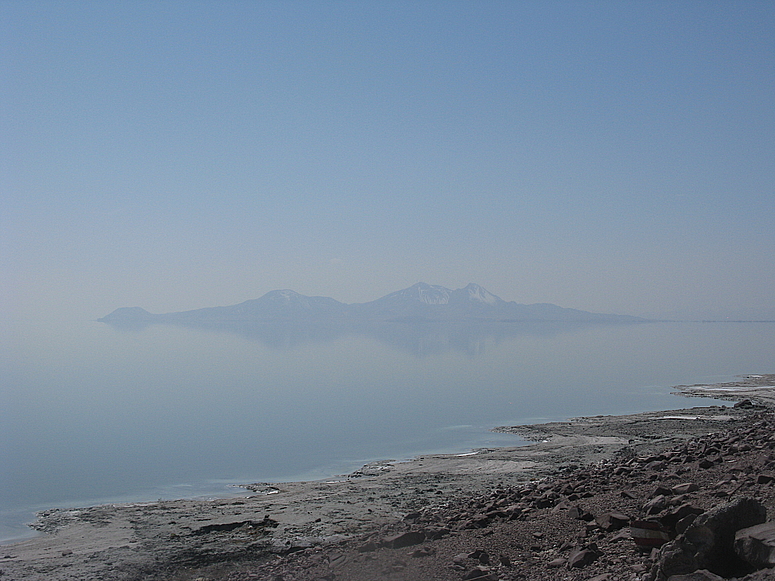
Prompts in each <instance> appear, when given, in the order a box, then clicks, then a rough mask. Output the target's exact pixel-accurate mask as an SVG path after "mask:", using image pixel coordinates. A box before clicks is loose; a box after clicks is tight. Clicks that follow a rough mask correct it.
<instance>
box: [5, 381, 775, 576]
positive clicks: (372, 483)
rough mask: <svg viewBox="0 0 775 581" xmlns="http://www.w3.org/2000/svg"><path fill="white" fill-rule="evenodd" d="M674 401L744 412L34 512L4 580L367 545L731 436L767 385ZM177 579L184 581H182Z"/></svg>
mask: <svg viewBox="0 0 775 581" xmlns="http://www.w3.org/2000/svg"><path fill="white" fill-rule="evenodd" d="M676 389H677V390H678V391H679V392H680V393H683V394H689V395H696V396H705V397H715V398H724V399H729V400H736V401H741V400H744V399H749V400H751V402H753V403H752V404H751V405H747V404H746V405H736V406H731V405H730V406H711V407H697V408H690V409H683V410H675V411H670V412H648V413H640V414H632V415H626V416H599V417H587V418H576V419H573V420H570V421H567V422H555V423H549V424H541V425H531V426H512V427H503V428H499V431H503V432H511V433H517V434H519V435H521V436H523V437H526V438H528V439H530V440H533V443H531V444H529V445H523V446H516V447H510V448H497V449H484V450H477V451H475V452H473V453H470V454H460V455H429V456H421V457H418V458H416V459H414V460H412V461H409V462H380V463H375V464H370V465H367V466H364V467H363V468H361V469H360V470H357V471H356V472H354V473H352V474H349V475H345V476H342V477H340V478H336V479H332V480H329V481H317V482H291V483H284V484H262V483H257V484H253V485H250V486H248V487H246V488H248V489H249V490H250V491H251V495H250V496H249V497H247V498H231V499H221V500H212V501H203V500H177V501H160V502H150V503H135V504H124V505H105V506H96V507H88V508H80V509H55V510H49V511H45V512H43V513H41V514H40V515H39V517H38V521H37V522H36V524H35V528H36V529H38V530H39V531H41V532H42V534H41V535H39V536H37V537H35V538H32V539H28V540H25V541H23V542H20V543H17V544H12V545H4V546H2V547H0V572H2V579H3V580H4V581H5V580H8V579H41V580H42V579H47V580H65V579H79V580H85V579H122V580H124V579H126V580H129V579H145V578H149V577H150V576H157V575H161V573H160V572H165V573H164V575H165V576H159V577H157V578H170V579H171V578H176V577H174V573H175V571H178V570H183V569H186V568H189V569H190V568H196V567H201V566H207V565H211V564H213V563H219V562H234V561H238V560H241V559H258V558H261V557H262V556H264V555H267V554H278V555H279V554H286V553H288V552H290V551H294V550H299V549H303V548H306V547H311V546H316V545H332V544H337V543H339V542H341V541H342V540H344V539H347V538H352V537H355V536H358V535H364V534H367V533H370V532H373V531H375V530H379V529H380V527H383V526H387V525H389V524H390V523H395V522H396V521H400V520H401V519H403V518H404V517H406V515H407V514H410V513H412V512H413V511H416V510H419V509H420V508H427V507H429V506H433V505H434V504H438V503H440V502H450V500H451V499H455V498H462V497H465V496H467V495H471V494H476V493H481V492H483V491H487V490H491V489H493V488H494V487H498V486H517V485H519V484H520V483H524V482H527V481H533V480H536V479H539V478H542V477H545V476H548V475H551V474H556V473H557V471H558V470H561V469H563V468H568V467H571V466H584V465H587V464H590V463H592V462H597V461H599V460H601V459H603V458H610V457H611V456H613V455H614V454H615V453H617V452H621V451H622V449H624V448H628V449H629V450H628V451H631V453H633V454H636V455H647V454H650V453H653V452H654V451H657V450H661V449H664V448H666V447H668V446H671V445H674V444H676V443H680V442H681V441H685V440H688V439H689V438H692V437H694V436H698V435H703V434H708V433H711V432H715V431H719V430H724V429H729V428H730V427H733V426H735V425H740V424H742V423H743V422H745V421H746V418H747V417H748V415H749V414H751V413H752V412H753V410H755V409H756V407H758V406H759V405H762V406H766V407H775V375H756V376H746V377H744V378H741V380H740V381H738V382H731V383H724V384H716V385H693V386H678V387H677V388H676ZM179 578H182V577H179Z"/></svg>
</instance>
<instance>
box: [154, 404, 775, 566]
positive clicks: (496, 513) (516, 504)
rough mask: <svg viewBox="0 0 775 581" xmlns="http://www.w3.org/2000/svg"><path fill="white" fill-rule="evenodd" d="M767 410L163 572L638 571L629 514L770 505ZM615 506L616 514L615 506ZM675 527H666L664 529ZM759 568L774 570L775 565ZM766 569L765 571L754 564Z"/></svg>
mask: <svg viewBox="0 0 775 581" xmlns="http://www.w3.org/2000/svg"><path fill="white" fill-rule="evenodd" d="M774 482H775V416H773V413H772V412H770V411H767V412H758V413H754V414H752V415H751V416H750V417H749V418H748V419H747V420H746V421H745V422H742V425H739V426H738V427H736V428H733V429H731V430H725V431H721V432H718V433H713V434H710V435H705V436H700V437H695V438H693V439H690V440H687V441H685V442H683V443H681V444H679V445H677V446H674V447H672V448H669V449H666V450H664V451H662V452H659V453H654V454H651V455H648V456H635V455H633V454H632V453H631V451H630V450H628V449H623V450H622V451H621V452H620V453H619V454H617V455H616V457H614V458H612V459H610V460H607V461H602V462H599V463H597V464H596V465H593V466H588V467H580V468H568V469H566V470H564V471H563V472H562V473H560V474H557V475H556V476H554V477H551V478H547V479H544V480H543V481H540V482H537V483H534V484H529V485H525V486H519V487H514V488H512V487H507V488H504V487H500V488H499V487H496V488H494V489H493V490H491V491H490V492H488V493H486V494H481V495H477V496H473V497H470V498H465V499H450V500H445V499H439V502H437V503H435V504H433V505H429V506H427V507H425V508H422V509H420V510H418V511H416V512H413V513H411V514H408V515H407V516H406V517H405V518H404V519H403V520H402V521H401V522H398V523H395V524H392V525H386V526H383V527H382V528H381V530H379V531H375V532H374V533H373V534H371V535H364V536H361V537H359V538H357V539H353V540H349V541H345V542H342V543H341V544H339V545H335V546H326V547H321V546H317V547H310V548H306V549H302V550H298V551H296V552H293V553H290V554H285V555H275V556H272V557H270V558H267V559H264V560H262V561H261V562H251V563H247V562H246V563H243V564H241V565H238V566H235V565H234V564H231V565H224V564H220V565H215V566H212V567H210V568H196V569H192V570H188V571H187V570H185V569H179V570H178V571H176V572H175V573H173V574H171V575H170V576H168V577H167V578H168V579H175V580H189V579H200V580H205V579H212V580H222V581H247V580H249V579H270V580H273V581H313V580H315V581H323V580H328V581H334V580H336V581H364V580H372V579H373V580H385V581H392V580H395V581H399V580H401V581H404V580H417V581H419V580H426V581H447V580H455V581H460V580H463V579H484V580H495V579H499V580H503V581H509V580H536V581H540V580H564V579H567V580H582V579H584V580H588V579H595V580H597V581H603V580H608V581H618V580H622V581H624V580H627V581H630V580H636V579H646V578H647V577H648V575H649V572H650V570H651V568H652V565H653V561H654V558H655V556H656V554H652V552H651V551H649V550H645V551H644V550H641V549H639V548H638V547H637V546H636V545H635V543H634V541H633V540H632V537H631V536H630V532H629V527H628V525H629V522H630V520H631V519H643V518H651V519H660V520H661V522H663V523H664V524H665V528H666V529H668V530H669V529H670V528H671V526H672V527H675V525H676V523H677V522H678V521H679V516H680V517H681V518H683V516H685V515H686V514H689V513H701V512H703V511H706V510H709V509H711V508H713V507H714V506H717V505H719V504H720V503H723V502H726V501H728V500H730V499H732V498H737V497H749V498H754V499H757V500H758V501H759V502H761V503H762V504H764V506H766V508H767V510H768V514H770V515H773V514H775V485H774V484H773V483H774ZM612 515H613V516H612ZM670 532H671V534H672V535H674V534H675V531H674V529H673V530H671V531H670ZM767 574H768V575H770V576H769V577H766V578H772V579H775V572H769V573H767ZM759 575H760V577H757V578H765V576H764V575H765V573H760V574H759Z"/></svg>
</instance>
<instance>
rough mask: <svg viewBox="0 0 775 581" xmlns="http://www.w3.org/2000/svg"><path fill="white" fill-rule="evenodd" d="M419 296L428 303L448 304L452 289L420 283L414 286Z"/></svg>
mask: <svg viewBox="0 0 775 581" xmlns="http://www.w3.org/2000/svg"><path fill="white" fill-rule="evenodd" d="M414 290H416V291H417V298H418V299H419V300H420V301H421V302H423V303H425V304H426V305H446V304H448V303H449V295H450V293H451V292H452V291H450V290H449V289H448V288H444V287H443V286H439V285H435V284H425V283H422V282H421V283H418V284H416V285H415V286H414Z"/></svg>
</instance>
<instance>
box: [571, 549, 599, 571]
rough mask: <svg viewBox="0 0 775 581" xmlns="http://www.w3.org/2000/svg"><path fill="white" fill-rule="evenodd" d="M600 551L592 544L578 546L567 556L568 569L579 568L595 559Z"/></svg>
mask: <svg viewBox="0 0 775 581" xmlns="http://www.w3.org/2000/svg"><path fill="white" fill-rule="evenodd" d="M599 557H600V551H599V550H598V548H597V546H595V545H594V544H591V545H587V546H586V547H578V548H577V549H575V550H574V551H572V552H571V554H570V555H569V556H568V569H580V568H582V567H586V566H587V565H590V564H591V563H594V562H595V561H597V559H598V558H599Z"/></svg>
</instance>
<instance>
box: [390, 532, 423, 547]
mask: <svg viewBox="0 0 775 581" xmlns="http://www.w3.org/2000/svg"><path fill="white" fill-rule="evenodd" d="M424 540H425V533H423V532H421V531H409V532H407V533H401V534H399V535H393V536H391V537H385V538H384V539H383V540H382V545H383V546H384V547H389V548H391V549H400V548H401V547H411V546H412V545H418V544H420V543H422V542H423V541H424Z"/></svg>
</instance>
